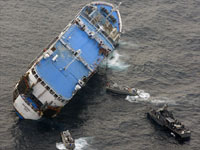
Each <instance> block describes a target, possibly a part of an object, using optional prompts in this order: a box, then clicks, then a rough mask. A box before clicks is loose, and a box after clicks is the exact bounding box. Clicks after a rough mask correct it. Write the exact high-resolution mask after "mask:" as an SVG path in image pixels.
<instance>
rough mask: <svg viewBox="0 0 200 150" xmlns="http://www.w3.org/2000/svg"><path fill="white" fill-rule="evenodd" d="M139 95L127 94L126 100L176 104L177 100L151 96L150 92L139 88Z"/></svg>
mask: <svg viewBox="0 0 200 150" xmlns="http://www.w3.org/2000/svg"><path fill="white" fill-rule="evenodd" d="M138 95H139V96H130V95H127V96H126V98H125V100H127V101H129V102H130V103H138V102H148V103H152V104H156V105H157V104H170V105H176V101H175V100H171V99H169V98H167V97H161V98H160V97H150V94H149V93H146V92H144V91H143V90H138Z"/></svg>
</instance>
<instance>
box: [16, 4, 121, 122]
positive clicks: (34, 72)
mask: <svg viewBox="0 0 200 150" xmlns="http://www.w3.org/2000/svg"><path fill="white" fill-rule="evenodd" d="M119 5H120V4H119ZM119 5H118V6H114V5H112V4H110V3H107V2H92V3H89V4H87V5H85V6H84V7H83V8H82V9H81V11H80V12H79V13H78V14H77V15H76V17H75V18H74V19H73V20H72V21H71V22H70V23H69V24H68V25H67V26H66V27H65V28H64V29H63V31H62V32H61V33H60V34H59V35H58V36H57V37H56V38H55V39H53V40H52V41H51V42H50V44H49V45H48V46H47V47H46V48H44V50H42V51H41V53H40V54H39V56H38V57H36V58H35V59H34V60H33V62H32V63H31V64H30V65H29V68H28V71H27V72H26V73H25V74H24V75H23V76H22V77H21V78H20V80H19V81H18V83H17V84H16V86H15V88H14V92H13V105H14V108H15V110H16V113H17V115H18V116H19V118H20V119H31V120H39V119H40V118H42V117H43V116H47V117H55V116H56V115H57V114H58V113H59V112H60V110H61V108H63V107H64V106H65V105H66V104H67V103H68V102H69V101H70V100H71V99H72V98H73V96H74V95H75V94H76V93H77V91H79V90H80V89H81V88H82V87H83V86H85V84H86V83H87V81H88V80H89V79H90V78H91V77H92V76H93V75H94V73H96V71H97V67H98V66H99V64H100V63H101V62H102V61H103V60H104V59H105V58H106V57H107V56H108V55H109V54H110V53H111V52H112V51H113V50H115V48H116V46H117V44H118V41H119V39H120V35H121V32H122V21H121V16H120V13H119Z"/></svg>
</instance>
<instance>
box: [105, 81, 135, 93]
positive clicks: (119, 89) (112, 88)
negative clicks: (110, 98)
mask: <svg viewBox="0 0 200 150" xmlns="http://www.w3.org/2000/svg"><path fill="white" fill-rule="evenodd" d="M106 91H107V92H110V93H113V94H118V95H122V96H127V95H130V96H139V94H138V91H137V89H135V88H130V87H127V86H119V85H118V84H117V83H114V84H112V85H111V84H107V86H106Z"/></svg>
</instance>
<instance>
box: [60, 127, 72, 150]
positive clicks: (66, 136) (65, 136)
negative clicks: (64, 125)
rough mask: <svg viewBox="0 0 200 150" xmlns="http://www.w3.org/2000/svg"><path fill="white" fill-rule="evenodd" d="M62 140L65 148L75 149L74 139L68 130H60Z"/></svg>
mask: <svg viewBox="0 0 200 150" xmlns="http://www.w3.org/2000/svg"><path fill="white" fill-rule="evenodd" d="M61 138H62V142H63V144H64V146H65V148H66V149H67V150H74V149H75V141H74V139H73V138H72V136H71V134H70V132H69V130H66V131H63V132H61Z"/></svg>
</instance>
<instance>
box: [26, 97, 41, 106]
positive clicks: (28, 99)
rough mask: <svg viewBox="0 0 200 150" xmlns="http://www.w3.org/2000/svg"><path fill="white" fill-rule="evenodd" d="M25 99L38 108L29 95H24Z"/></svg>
mask: <svg viewBox="0 0 200 150" xmlns="http://www.w3.org/2000/svg"><path fill="white" fill-rule="evenodd" d="M26 99H27V101H29V103H31V104H32V105H33V107H34V108H36V109H38V107H37V105H36V104H35V103H34V102H33V101H32V100H31V99H30V98H29V97H26Z"/></svg>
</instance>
